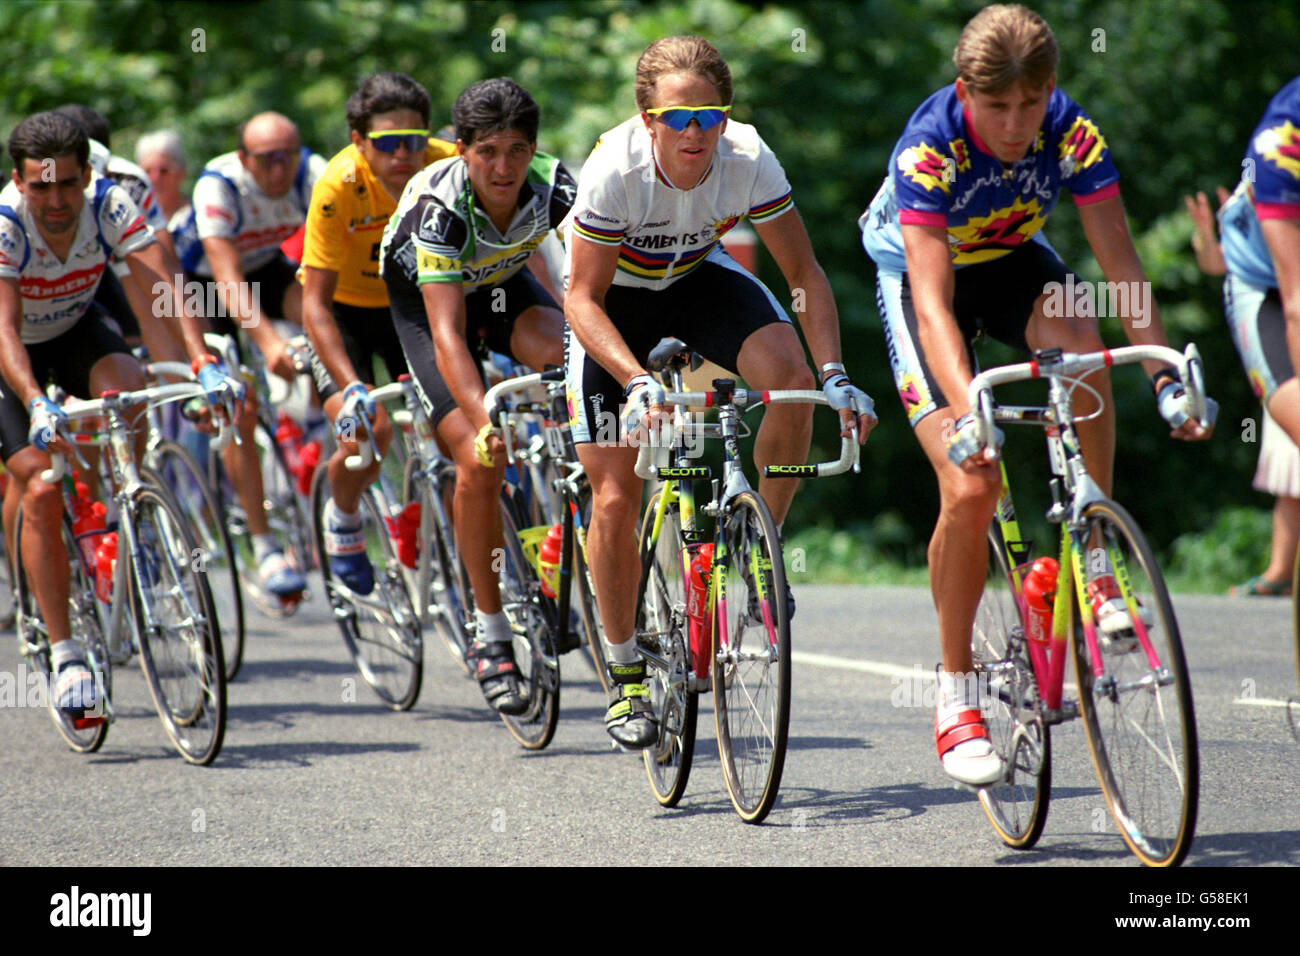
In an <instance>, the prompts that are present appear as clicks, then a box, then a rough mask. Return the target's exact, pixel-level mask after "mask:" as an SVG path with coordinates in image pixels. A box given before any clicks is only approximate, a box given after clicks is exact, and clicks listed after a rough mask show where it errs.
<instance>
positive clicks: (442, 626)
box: [402, 455, 474, 676]
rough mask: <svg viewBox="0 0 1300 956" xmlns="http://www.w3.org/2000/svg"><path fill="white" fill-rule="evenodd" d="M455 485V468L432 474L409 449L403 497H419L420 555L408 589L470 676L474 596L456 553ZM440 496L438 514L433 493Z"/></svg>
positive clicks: (422, 615) (428, 623)
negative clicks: (453, 528) (453, 522)
mask: <svg viewBox="0 0 1300 956" xmlns="http://www.w3.org/2000/svg"><path fill="white" fill-rule="evenodd" d="M455 488H456V473H455V471H454V470H453V469H452V468H450V467H448V468H446V469H439V470H438V471H437V472H436V473H434V474H433V475H431V474H430V466H429V464H428V462H426V461H425V460H424V459H423V458H421V457H419V456H418V455H412V456H411V457H410V458H409V459H407V462H406V471H405V474H404V475H403V477H402V502H403V504H409V503H410V502H412V501H418V502H420V537H419V541H420V559H419V563H418V565H417V567H416V570H415V572H414V574H411V575H410V576H411V577H412V578H413V580H414V582H415V583H414V586H413V587H412V589H411V593H412V594H413V595H414V596H415V601H416V605H417V607H418V609H419V612H420V620H421V622H422V623H423V624H424V625H425V626H426V627H432V628H433V629H434V630H435V631H437V632H438V636H439V637H441V638H442V640H443V642H444V643H445V644H446V645H447V649H448V650H449V651H450V652H451V656H452V657H453V658H454V659H455V660H456V663H458V664H460V666H461V669H462V670H463V671H464V672H465V674H466V675H467V676H473V673H474V665H473V661H472V651H473V643H474V637H473V630H472V629H471V624H472V622H473V619H474V600H473V596H472V594H471V593H470V588H469V579H468V577H467V576H466V575H465V571H464V569H463V568H462V567H461V566H460V560H459V558H457V556H456V551H455V547H454V544H455V542H454V540H453V538H452V535H451V529H450V524H449V523H450V521H451V499H452V495H453V494H454V493H455ZM435 495H436V496H437V497H438V500H440V501H441V510H442V514H443V515H444V516H445V517H446V520H447V522H448V523H446V524H444V523H443V521H442V519H441V518H439V517H438V509H437V508H436V507H435V505H434V500H435V497H434V496H435Z"/></svg>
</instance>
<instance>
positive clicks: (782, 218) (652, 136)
mask: <svg viewBox="0 0 1300 956" xmlns="http://www.w3.org/2000/svg"><path fill="white" fill-rule="evenodd" d="M636 103H637V106H638V108H639V109H640V111H641V112H640V113H639V114H638V115H636V116H634V117H632V118H631V119H629V120H627V121H626V122H624V123H622V124H620V125H619V126H616V127H615V128H614V129H612V130H610V131H609V132H607V133H605V134H604V135H603V136H602V137H601V138H600V140H599V141H598V142H597V144H596V147H595V149H594V150H592V153H591V155H590V156H589V157H588V159H587V162H586V164H585V165H584V166H583V170H582V175H581V177H580V179H579V184H580V185H579V194H578V201H577V203H576V204H575V206H574V212H573V238H572V240H571V242H570V245H569V287H568V294H567V298H566V300H565V317H566V318H567V319H568V323H569V325H568V328H569V332H568V335H567V337H566V340H565V347H566V363H567V364H566V376H567V381H568V389H569V395H570V399H569V401H570V409H571V413H572V415H573V437H574V441H575V442H578V443H579V444H578V457H579V458H580V459H581V461H582V464H583V465H584V467H585V468H586V470H587V475H588V476H589V478H590V479H591V486H592V492H593V495H594V497H593V506H592V522H591V528H590V532H589V535H588V540H587V548H588V556H589V558H590V561H589V564H590V566H591V571H592V577H593V579H594V580H593V583H594V585H595V591H596V601H597V605H598V607H599V609H600V617H601V620H602V621H603V622H604V625H605V631H606V638H607V639H608V641H609V644H610V647H609V662H610V672H611V675H612V676H613V679H614V682H615V683H616V684H617V685H618V686H617V687H616V688H615V689H614V691H613V693H612V694H611V700H610V707H609V709H608V711H607V712H606V715H605V725H606V728H607V730H608V731H609V733H610V735H611V736H612V737H613V738H614V739H615V740H617V741H618V742H619V743H622V744H624V745H625V746H629V747H634V748H644V747H648V746H650V745H651V744H652V743H654V741H655V739H656V737H657V734H658V730H657V726H656V721H655V719H654V717H653V715H652V713H651V709H650V703H649V691H648V689H647V687H646V686H645V683H644V678H645V662H644V661H642V660H641V659H640V657H639V656H638V654H637V649H636V642H635V641H634V640H633V639H632V638H633V623H634V617H635V607H634V605H635V603H636V602H635V595H636V589H637V574H638V556H637V553H636V544H635V526H636V520H637V517H638V514H639V512H640V504H641V482H640V479H638V478H637V477H636V474H635V472H634V470H633V466H634V464H635V460H636V455H637V449H636V448H633V447H626V443H624V442H620V440H619V434H620V433H619V425H620V423H619V422H614V421H613V420H612V415H613V414H614V412H613V410H614V409H616V408H618V407H619V406H620V405H622V404H623V403H624V401H626V402H627V403H628V404H627V410H626V413H625V414H624V416H623V418H622V421H621V426H622V428H623V431H624V433H625V434H627V435H634V434H637V433H641V434H644V433H646V432H647V430H648V429H650V428H653V427H654V426H655V423H656V422H657V421H658V420H659V418H660V416H666V415H667V413H668V410H667V409H666V408H665V407H664V405H663V404H662V403H663V389H662V388H661V386H660V385H659V384H658V383H657V382H656V381H655V379H654V378H653V377H652V376H650V375H649V374H648V373H647V372H646V370H645V368H644V364H643V363H644V362H645V361H646V359H647V356H648V354H649V351H650V349H651V348H653V347H654V346H655V345H656V344H657V343H658V341H659V340H660V338H662V337H663V336H666V335H675V336H677V337H678V338H680V339H682V340H683V341H685V342H686V343H687V344H689V345H690V346H691V348H693V349H695V350H696V351H698V352H700V353H701V354H702V355H704V357H705V358H707V359H709V360H711V361H713V362H716V363H717V364H719V365H721V366H722V367H723V368H725V369H730V370H734V371H737V372H739V373H740V375H741V376H743V377H744V379H745V381H746V382H747V383H748V384H749V385H750V386H751V387H754V388H762V389H785V388H812V387H814V382H815V379H814V378H813V374H812V372H811V371H810V369H809V368H808V365H807V362H806V360H805V359H804V353H803V347H802V345H801V344H800V341H799V336H798V334H797V333H796V332H795V330H794V327H793V325H792V324H791V323H790V320H789V318H788V317H787V316H786V314H785V312H784V310H783V309H782V308H781V306H780V305H779V304H778V303H777V301H776V299H775V297H773V295H772V294H771V293H770V292H769V291H768V290H767V288H766V287H764V286H763V284H762V283H760V282H759V281H758V280H757V279H756V278H754V277H753V276H752V275H750V274H749V273H747V272H746V271H745V270H744V269H742V268H741V267H740V266H738V265H737V264H736V263H735V261H734V260H732V259H731V257H730V256H728V255H727V253H726V252H725V250H724V249H723V247H722V245H721V244H720V243H719V242H718V240H719V239H720V238H721V236H722V235H723V234H724V233H726V232H727V230H728V229H730V228H732V227H733V226H734V225H736V224H737V223H739V222H740V221H741V220H743V219H745V218H746V217H748V218H749V219H750V220H751V221H752V222H753V223H754V228H755V230H756V231H757V232H758V235H759V237H760V238H761V239H762V240H763V243H764V244H765V245H766V246H767V248H768V250H769V251H770V252H771V253H772V255H773V258H775V259H776V262H777V265H778V266H779V267H780V268H781V272H782V274H783V275H784V276H785V278H786V281H787V282H788V283H789V285H790V289H791V291H792V294H794V297H795V301H796V302H799V301H800V300H803V301H804V303H805V304H806V308H804V309H802V310H798V311H799V318H800V324H801V326H802V327H803V331H804V335H805V336H806V337H807V339H808V344H809V349H810V351H811V352H812V356H813V359H814V360H815V362H816V363H817V366H818V367H819V368H820V369H821V379H822V381H823V387H824V388H825V391H826V394H827V396H828V397H829V398H830V400H831V404H832V405H833V406H834V407H835V408H837V409H840V410H841V412H840V414H841V416H842V419H843V422H844V426H845V434H848V428H849V426H850V425H851V424H856V425H857V427H858V428H859V429H860V431H859V436H860V438H861V439H863V440H865V438H866V434H867V432H868V431H869V430H870V428H871V427H872V425H874V423H875V417H874V415H873V414H872V406H871V400H870V399H869V398H867V396H866V395H865V393H863V392H861V391H859V390H858V389H857V388H855V387H854V386H853V385H852V384H851V383H850V381H849V379H848V376H847V375H846V374H845V372H844V366H843V365H842V364H841V362H840V343H839V325H838V318H837V314H836V310H835V300H834V298H833V296H832V293H831V288H830V284H829V283H828V282H827V281H826V276H825V273H823V272H822V269H821V266H820V265H818V263H817V259H816V257H815V256H814V255H813V251H812V245H811V243H810V242H809V240H808V234H807V232H805V230H804V226H803V222H802V220H801V219H800V217H799V214H798V213H797V212H795V211H794V205H793V201H792V200H791V196H790V184H789V183H788V182H787V181H786V177H785V173H784V171H783V170H782V169H781V165H780V163H779V162H778V161H777V159H776V157H775V156H774V155H773V154H772V151H771V150H770V149H768V147H767V144H765V143H764V142H763V140H762V139H761V138H759V135H758V133H757V132H756V131H755V130H754V128H753V127H752V126H746V125H744V124H742V123H736V122H732V121H729V120H728V118H727V113H728V112H729V111H730V109H731V103H732V88H731V74H730V71H729V70H728V69H727V65H726V63H725V62H724V61H723V59H722V57H721V56H720V55H719V53H718V51H717V50H715V49H714V48H713V47H712V46H711V45H710V44H709V43H708V42H707V41H705V40H703V39H701V38H699V37H667V38H664V39H661V40H657V41H655V42H654V43H652V44H651V45H650V46H649V47H648V48H647V49H646V50H645V52H644V53H642V54H641V58H640V59H639V60H638V61H637V68H636ZM794 290H799V292H795V291H794ZM703 316H707V317H708V321H707V322H701V321H700V318H701V317H703ZM811 415H812V412H811V408H810V407H809V406H806V405H777V406H773V407H772V408H771V409H770V410H769V411H768V412H767V413H766V415H765V416H764V419H763V424H762V426H761V427H760V429H759V432H758V437H757V439H756V441H755V444H754V458H755V461H756V462H757V463H758V464H759V465H763V464H774V463H788V462H799V463H802V462H803V461H804V460H805V459H806V456H807V452H808V446H809V443H810V441H811ZM795 487H796V483H795V482H794V481H793V480H791V479H769V478H763V479H762V480H761V481H760V483H759V491H760V492H761V494H762V495H763V498H764V500H765V501H766V502H767V504H768V506H769V507H770V508H771V510H772V515H773V517H774V518H775V519H776V521H777V523H778V526H779V524H780V522H782V521H783V520H784V518H785V514H786V511H787V510H788V508H789V505H790V500H791V498H792V497H793V495H794V492H795ZM787 600H790V599H789V598H787ZM790 604H791V609H792V610H793V601H792V600H790Z"/></svg>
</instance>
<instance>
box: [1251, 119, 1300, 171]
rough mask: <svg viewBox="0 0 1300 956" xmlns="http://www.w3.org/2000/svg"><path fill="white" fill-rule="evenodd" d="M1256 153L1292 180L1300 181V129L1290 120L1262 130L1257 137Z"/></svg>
mask: <svg viewBox="0 0 1300 956" xmlns="http://www.w3.org/2000/svg"><path fill="white" fill-rule="evenodd" d="M1255 152H1257V153H1259V155H1260V156H1262V157H1263V158H1264V159H1265V160H1266V161H1268V162H1270V163H1272V164H1273V165H1274V166H1276V167H1277V168H1278V169H1280V170H1282V172H1284V173H1286V174H1287V175H1289V176H1290V177H1291V178H1292V179H1300V127H1296V126H1294V125H1292V123H1291V121H1290V120H1286V121H1284V122H1283V123H1282V125H1281V126H1274V127H1271V128H1269V129H1266V130H1261V131H1260V134H1259V135H1258V136H1256V137H1255Z"/></svg>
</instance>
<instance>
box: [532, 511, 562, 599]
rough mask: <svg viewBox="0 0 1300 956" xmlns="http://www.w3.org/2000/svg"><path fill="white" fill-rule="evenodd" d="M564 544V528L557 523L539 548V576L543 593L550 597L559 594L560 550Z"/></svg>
mask: <svg viewBox="0 0 1300 956" xmlns="http://www.w3.org/2000/svg"><path fill="white" fill-rule="evenodd" d="M563 544H564V528H563V527H561V526H560V525H558V524H557V525H555V526H553V527H552V528H551V530H550V531H548V532H546V537H545V538H544V539H543V541H542V545H541V547H540V548H538V549H537V576H538V577H539V578H540V579H541V583H542V593H543V594H545V595H546V596H547V597H548V598H554V597H556V596H557V595H558V594H559V590H558V589H559V586H560V551H561V546H562V545H563Z"/></svg>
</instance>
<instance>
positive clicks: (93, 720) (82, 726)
mask: <svg viewBox="0 0 1300 956" xmlns="http://www.w3.org/2000/svg"><path fill="white" fill-rule="evenodd" d="M104 719H105V718H104V715H103V714H100V715H99V716H98V717H75V718H73V720H72V726H73V727H75V728H76V729H77V730H88V729H90V728H91V727H98V726H99V725H100V724H102V723H103V722H104Z"/></svg>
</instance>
